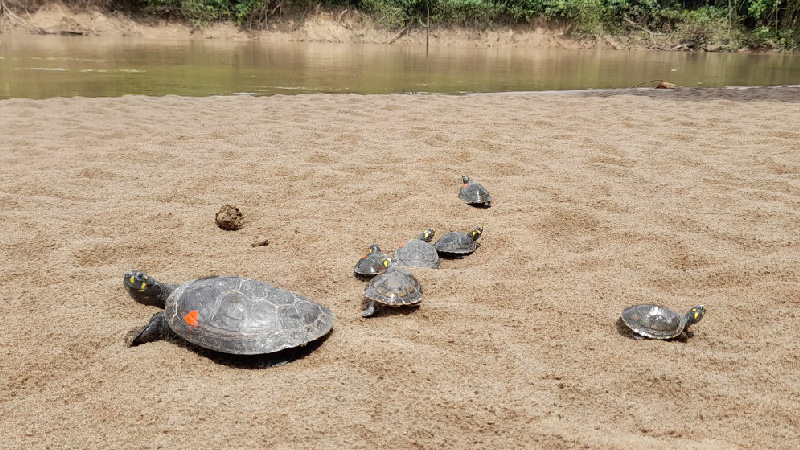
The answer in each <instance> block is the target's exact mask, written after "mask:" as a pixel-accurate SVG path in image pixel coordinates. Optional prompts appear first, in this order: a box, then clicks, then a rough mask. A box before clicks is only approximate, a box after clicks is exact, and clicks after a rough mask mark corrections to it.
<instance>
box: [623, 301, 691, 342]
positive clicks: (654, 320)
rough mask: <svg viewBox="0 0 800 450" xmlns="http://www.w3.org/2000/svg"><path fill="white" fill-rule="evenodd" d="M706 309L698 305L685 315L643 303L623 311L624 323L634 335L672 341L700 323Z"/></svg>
mask: <svg viewBox="0 0 800 450" xmlns="http://www.w3.org/2000/svg"><path fill="white" fill-rule="evenodd" d="M705 313H706V307H705V306H703V305H697V306H695V307H694V308H692V309H690V310H689V312H687V313H686V314H685V315H682V314H681V313H679V312H677V311H675V310H674V309H670V308H667V307H664V306H659V305H653V304H651V303H643V304H641V305H633V306H629V307H627V308H625V309H623V310H622V314H621V316H622V321H623V322H624V323H625V325H627V326H628V328H630V329H631V330H633V332H634V333H636V334H638V335H640V336H644V337H648V338H651V339H672V338H674V337H678V336H680V335H681V334H683V333H685V332H686V331H688V330H689V325H692V324H695V323H697V322H700V321H701V320H702V319H703V315H704V314H705Z"/></svg>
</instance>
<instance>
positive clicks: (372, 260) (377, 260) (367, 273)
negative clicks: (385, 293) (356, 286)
mask: <svg viewBox="0 0 800 450" xmlns="http://www.w3.org/2000/svg"><path fill="white" fill-rule="evenodd" d="M383 258H384V254H383V252H382V251H381V248H380V247H378V244H372V245H370V246H369V253H367V254H365V255H364V256H362V257H361V259H359V260H358V262H357V263H356V266H355V267H354V268H353V272H354V273H355V274H356V275H358V276H361V277H374V276H375V275H377V274H379V273H380V272H381V271H382V270H384V269H385V267H383Z"/></svg>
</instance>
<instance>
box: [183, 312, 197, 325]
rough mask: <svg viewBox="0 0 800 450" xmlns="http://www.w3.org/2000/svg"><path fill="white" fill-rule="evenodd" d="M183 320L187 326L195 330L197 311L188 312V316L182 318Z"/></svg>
mask: <svg viewBox="0 0 800 450" xmlns="http://www.w3.org/2000/svg"><path fill="white" fill-rule="evenodd" d="M183 320H185V321H186V323H188V324H189V325H191V326H193V327H195V328H197V311H196V310H195V311H189V314H187V315H185V316H183Z"/></svg>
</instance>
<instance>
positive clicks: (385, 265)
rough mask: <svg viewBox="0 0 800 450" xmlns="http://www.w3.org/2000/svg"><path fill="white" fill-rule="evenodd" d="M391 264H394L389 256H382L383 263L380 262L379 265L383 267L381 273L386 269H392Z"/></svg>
mask: <svg viewBox="0 0 800 450" xmlns="http://www.w3.org/2000/svg"><path fill="white" fill-rule="evenodd" d="M392 264H394V258H393V257H392V256H391V255H386V256H384V257H383V261H381V265H382V266H383V268H382V269H381V272H385V271H386V269H388V268H389V267H392Z"/></svg>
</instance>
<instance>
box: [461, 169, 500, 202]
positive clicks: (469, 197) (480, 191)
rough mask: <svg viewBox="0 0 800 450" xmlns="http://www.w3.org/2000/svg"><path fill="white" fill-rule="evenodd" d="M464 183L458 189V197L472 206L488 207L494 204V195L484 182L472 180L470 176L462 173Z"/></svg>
mask: <svg viewBox="0 0 800 450" xmlns="http://www.w3.org/2000/svg"><path fill="white" fill-rule="evenodd" d="M461 181H463V182H464V185H463V186H461V190H459V191H458V198H460V199H461V200H464V201H465V202H467V203H469V204H470V205H472V206H478V207H482V208H488V207H490V206H492V197H490V196H489V191H487V190H486V188H485V187H483V185H482V184H480V183H476V182H474V181H472V180H471V179H470V178H469V177H468V176H466V175H461Z"/></svg>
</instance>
